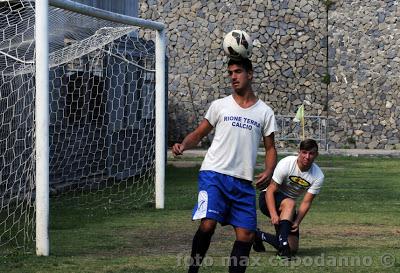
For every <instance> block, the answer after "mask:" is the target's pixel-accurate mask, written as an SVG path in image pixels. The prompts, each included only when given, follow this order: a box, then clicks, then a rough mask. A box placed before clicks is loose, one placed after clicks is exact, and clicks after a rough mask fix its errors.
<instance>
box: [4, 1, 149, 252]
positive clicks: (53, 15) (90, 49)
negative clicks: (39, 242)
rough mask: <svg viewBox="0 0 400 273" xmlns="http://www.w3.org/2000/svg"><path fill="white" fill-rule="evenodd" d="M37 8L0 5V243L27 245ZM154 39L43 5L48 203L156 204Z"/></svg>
mask: <svg viewBox="0 0 400 273" xmlns="http://www.w3.org/2000/svg"><path fill="white" fill-rule="evenodd" d="M34 11H35V7H34V2H32V1H0V17H1V18H0V24H1V27H0V29H1V32H0V33H1V35H0V92H1V94H0V95H1V96H0V159H1V165H0V172H1V175H0V179H1V180H0V217H1V218H0V246H7V245H17V246H19V247H25V246H26V245H27V244H28V243H29V242H31V241H32V240H33V238H34V235H33V229H34V228H33V227H34V223H35V221H34V212H35V205H34V204H35V173H34V170H35V160H34V159H35V149H34V143H35V130H34V128H35V117H34V111H35V108H34V107H35V106H34V104H35V103H34V102H35V62H34V60H35V58H34V56H35V40H34V23H35V14H34ZM142 37H146V40H145V39H143V38H142ZM154 39H155V33H153V31H151V30H144V29H139V28H137V27H132V26H127V25H122V24H116V23H111V22H108V21H105V20H100V19H95V18H92V17H90V16H84V15H80V14H77V13H74V12H71V11H66V10H63V9H59V8H53V7H50V9H49V40H50V41H49V49H50V56H49V66H50V67H49V79H50V81H49V89H50V94H49V95H50V101H49V104H50V113H49V114H50V127H49V143H50V147H49V148H50V158H49V160H50V193H51V197H52V199H51V202H57V201H59V200H65V199H66V198H67V199H68V198H73V199H75V200H78V202H79V203H82V202H90V203H91V204H95V205H96V204H97V205H101V206H104V204H124V205H126V206H129V207H138V206H142V205H143V204H148V203H151V202H153V199H154V167H155V163H154V155H155V148H154V145H155V131H154V125H155V111H154V110H155V109H154V108H155V107H154V101H155V97H154V96H155V94H154V90H155V72H154V67H155V58H154V42H153V41H154ZM60 197H61V198H60ZM71 204H76V203H74V202H72V203H71Z"/></svg>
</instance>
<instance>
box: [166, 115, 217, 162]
mask: <svg viewBox="0 0 400 273" xmlns="http://www.w3.org/2000/svg"><path fill="white" fill-rule="evenodd" d="M212 129H213V126H212V125H211V124H210V122H209V121H208V120H207V119H203V120H202V121H201V122H200V124H199V126H198V127H197V128H196V129H195V130H194V131H193V132H191V133H190V134H188V135H187V136H186V137H185V138H184V139H183V141H182V143H175V144H174V146H172V154H173V155H174V156H177V155H181V154H182V153H183V151H185V150H187V149H190V148H194V147H196V145H197V144H199V142H200V140H201V139H202V138H203V137H205V136H206V135H208V134H209V133H210V132H211V130H212Z"/></svg>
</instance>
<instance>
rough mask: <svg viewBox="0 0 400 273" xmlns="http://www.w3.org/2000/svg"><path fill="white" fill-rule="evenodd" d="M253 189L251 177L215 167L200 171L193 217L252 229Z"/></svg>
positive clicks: (255, 226) (255, 215)
mask: <svg viewBox="0 0 400 273" xmlns="http://www.w3.org/2000/svg"><path fill="white" fill-rule="evenodd" d="M255 197H256V192H255V189H254V187H253V185H252V184H251V181H247V180H244V179H240V178H236V177H233V176H230V175H225V174H221V173H217V172H214V171H200V173H199V195H198V201H197V205H196V206H195V207H194V209H193V213H192V219H193V220H198V219H203V218H208V219H213V220H216V221H217V222H219V223H221V224H222V225H227V224H230V225H232V226H234V227H241V228H245V229H248V230H252V231H255V230H256V228H257V212H256V198H255Z"/></svg>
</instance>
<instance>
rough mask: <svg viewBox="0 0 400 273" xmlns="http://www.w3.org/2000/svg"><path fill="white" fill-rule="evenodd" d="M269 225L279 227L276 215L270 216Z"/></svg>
mask: <svg viewBox="0 0 400 273" xmlns="http://www.w3.org/2000/svg"><path fill="white" fill-rule="evenodd" d="M271 224H273V225H279V216H278V215H274V216H271Z"/></svg>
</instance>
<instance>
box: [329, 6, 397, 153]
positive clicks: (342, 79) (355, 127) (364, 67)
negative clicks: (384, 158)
mask: <svg viewBox="0 0 400 273" xmlns="http://www.w3.org/2000/svg"><path fill="white" fill-rule="evenodd" d="M399 18H400V7H399V6H398V1H394V0H393V1H376V0H373V1H367V2H366V1H363V0H347V1H344V0H340V1H339V0H338V1H336V3H335V5H334V6H333V7H332V8H331V10H330V11H329V24H328V26H329V69H330V74H331V80H332V83H331V84H330V85H329V115H330V116H331V117H333V118H334V119H333V120H332V123H331V126H330V128H329V129H330V132H329V138H330V141H331V143H334V144H336V145H337V146H342V147H343V146H344V147H346V146H350V147H357V148H370V149H374V148H385V149H393V148H400V146H399V128H400V118H399V113H400V65H399V62H400V51H399V50H400V21H399ZM339 143H341V144H342V145H338V144H339Z"/></svg>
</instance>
